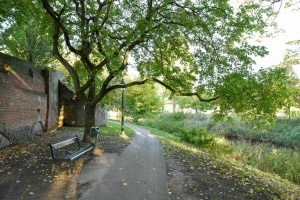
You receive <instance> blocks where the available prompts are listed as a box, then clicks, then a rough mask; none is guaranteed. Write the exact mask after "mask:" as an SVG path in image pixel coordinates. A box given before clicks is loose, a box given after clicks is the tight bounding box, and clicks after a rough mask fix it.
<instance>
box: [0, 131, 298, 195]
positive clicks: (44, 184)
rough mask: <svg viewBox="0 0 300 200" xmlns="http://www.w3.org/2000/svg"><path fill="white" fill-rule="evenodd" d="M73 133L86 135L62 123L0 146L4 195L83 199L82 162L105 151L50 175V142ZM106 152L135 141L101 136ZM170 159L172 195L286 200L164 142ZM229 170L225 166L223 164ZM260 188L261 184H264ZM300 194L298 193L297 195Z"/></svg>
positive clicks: (115, 151)
mask: <svg viewBox="0 0 300 200" xmlns="http://www.w3.org/2000/svg"><path fill="white" fill-rule="evenodd" d="M74 135H78V136H79V137H80V138H82V137H83V134H82V131H81V129H78V128H66V127H64V128H62V129H60V130H56V131H51V132H48V133H45V134H43V135H42V136H36V137H34V138H33V139H31V140H29V141H26V142H23V143H20V144H18V145H13V146H10V147H6V148H4V149H1V150H0V199H2V200H11V199H43V200H45V199H49V200H58V199H78V198H79V197H80V194H82V192H84V191H85V190H86V188H88V184H92V183H85V184H79V183H78V182H77V181H76V180H77V179H76V177H78V175H79V174H81V169H82V167H83V166H84V165H85V164H86V163H88V162H91V161H92V160H93V159H95V158H96V159H101V154H100V156H99V155H98V156H93V155H86V156H85V157H83V158H81V159H79V160H78V161H76V163H75V166H74V173H73V174H72V175H69V173H68V166H67V165H63V166H61V167H60V168H59V169H56V171H55V172H54V173H53V174H52V175H51V174H50V172H51V164H52V158H51V155H50V151H49V147H48V145H47V144H48V143H55V142H57V141H60V140H62V139H67V138H70V137H72V136H74ZM100 141H101V142H100V144H99V147H100V149H101V153H106V154H115V155H116V154H117V155H119V154H120V153H121V152H122V151H123V150H124V149H125V147H126V146H128V144H130V141H129V140H128V139H127V140H125V139H123V138H121V137H117V136H114V137H113V136H108V137H105V136H101V138H100ZM163 146H164V149H165V157H166V161H167V173H168V181H169V194H170V199H171V200H175V199H181V200H185V199H189V200H193V199H195V200H196V199H197V200H200V199H228V200H231V199H239V200H241V199H282V198H280V197H279V195H278V194H276V193H274V192H272V191H271V190H269V189H268V188H266V189H265V190H263V191H260V192H257V188H255V185H256V182H255V177H251V176H245V177H244V181H241V180H240V178H238V177H237V176H236V175H235V173H234V172H230V173H228V172H226V173H222V172H221V171H220V166H215V164H214V162H213V161H212V160H211V159H210V158H209V157H205V156H202V157H198V155H197V156H196V155H193V154H189V155H186V154H182V153H181V152H180V151H179V150H176V149H174V148H171V146H170V145H166V144H163ZM224 170H226V169H225V168H224ZM259 188H261V187H259ZM295 199H297V198H295Z"/></svg>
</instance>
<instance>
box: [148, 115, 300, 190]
mask: <svg viewBox="0 0 300 200" xmlns="http://www.w3.org/2000/svg"><path fill="white" fill-rule="evenodd" d="M170 115H175V116H176V115H177V114H175V113H174V114H168V118H167V119H168V121H165V119H166V117H162V116H159V117H158V118H159V119H160V120H159V121H160V122H161V123H162V124H164V125H165V126H164V127H163V126H161V125H158V126H155V125H157V124H155V123H152V124H151V126H152V127H155V128H158V129H161V130H167V129H170V128H169V126H170V124H174V123H178V121H171V120H172V119H174V118H175V117H173V118H172V117H171V116H170ZM179 115H180V116H181V120H184V121H185V120H187V119H190V120H192V122H191V123H186V122H185V123H184V124H188V125H189V126H188V127H187V126H178V127H177V128H178V129H179V128H180V129H181V133H180V134H174V132H169V131H167V132H169V133H170V134H172V136H168V138H172V140H173V139H174V140H175V138H181V139H182V140H183V141H186V142H189V143H190V144H194V145H195V146H196V147H199V146H201V145H202V144H204V145H202V148H205V149H206V150H207V151H208V152H210V153H211V154H213V155H215V156H217V157H222V158H226V159H230V160H232V161H234V162H242V163H244V164H245V165H250V166H253V167H256V168H258V169H260V170H262V171H265V172H268V173H274V174H277V175H279V176H280V177H282V178H284V179H287V180H289V181H292V182H294V183H296V184H300V177H299V175H298V174H299V173H300V167H299V164H298V163H299V162H300V154H299V151H298V150H299V148H300V143H299V141H300V140H299V138H300V137H299V136H300V131H299V130H300V128H299V124H300V123H299V120H300V119H278V120H277V121H276V123H275V125H274V126H272V127H270V128H269V129H268V130H265V131H264V132H260V131H259V130H253V127H252V125H253V124H254V123H253V124H251V123H245V122H242V121H240V120H239V119H234V120H233V121H230V122H223V123H215V122H212V121H211V120H210V119H209V118H205V117H200V116H201V115H198V117H195V118H192V117H188V116H189V115H190V114H183V113H180V114H179ZM184 116H185V117H184ZM197 118H198V119H199V120H195V119H197ZM152 120H153V119H152ZM157 121H158V120H157ZM208 121H210V122H208ZM145 124H146V122H145ZM193 124H195V125H194V126H192V125H193ZM204 125H207V126H206V127H205V126H204ZM161 127H163V129H162V128H161ZM195 127H202V128H195ZM205 128H206V129H205ZM208 132H209V133H211V134H208ZM226 138H229V139H231V140H228V139H226ZM177 141H178V140H177ZM206 141H207V143H206ZM272 143H273V144H272ZM205 144H206V145H205ZM284 146H286V147H293V148H285V147H284Z"/></svg>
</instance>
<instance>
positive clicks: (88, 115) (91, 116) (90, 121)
mask: <svg viewBox="0 0 300 200" xmlns="http://www.w3.org/2000/svg"><path fill="white" fill-rule="evenodd" d="M95 109H96V105H92V104H91V103H87V105H86V106H85V113H84V114H85V115H84V119H85V125H84V136H83V141H84V142H89V141H90V137H91V135H90V130H91V127H93V126H95Z"/></svg>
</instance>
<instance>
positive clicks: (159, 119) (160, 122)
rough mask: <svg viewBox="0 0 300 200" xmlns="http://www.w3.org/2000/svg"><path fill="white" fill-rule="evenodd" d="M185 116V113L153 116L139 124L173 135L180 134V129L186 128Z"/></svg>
mask: <svg viewBox="0 0 300 200" xmlns="http://www.w3.org/2000/svg"><path fill="white" fill-rule="evenodd" d="M185 117H186V116H185V115H184V114H183V113H165V114H159V115H153V116H152V117H150V118H147V119H146V120H144V121H140V122H139V124H142V125H146V126H150V127H153V128H158V129H160V130H163V131H167V132H169V133H172V134H179V133H180V129H181V128H183V127H184V119H185Z"/></svg>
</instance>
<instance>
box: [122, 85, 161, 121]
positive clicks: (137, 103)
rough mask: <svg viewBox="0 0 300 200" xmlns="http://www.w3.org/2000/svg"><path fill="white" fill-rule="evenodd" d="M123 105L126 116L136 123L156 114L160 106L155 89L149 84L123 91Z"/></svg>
mask: <svg viewBox="0 0 300 200" xmlns="http://www.w3.org/2000/svg"><path fill="white" fill-rule="evenodd" d="M125 104H126V106H125V108H126V111H125V113H126V115H129V116H131V117H133V119H134V121H136V122H137V121H138V120H139V119H142V118H145V117H147V116H149V115H152V114H154V113H156V112H158V111H159V110H160V109H161V106H162V102H161V98H160V97H159V96H158V93H157V88H156V87H155V86H154V85H150V84H145V85H143V86H136V87H131V88H128V89H127V90H126V91H125ZM119 105H120V104H119Z"/></svg>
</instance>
